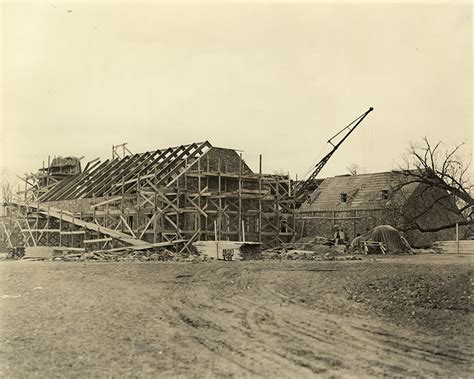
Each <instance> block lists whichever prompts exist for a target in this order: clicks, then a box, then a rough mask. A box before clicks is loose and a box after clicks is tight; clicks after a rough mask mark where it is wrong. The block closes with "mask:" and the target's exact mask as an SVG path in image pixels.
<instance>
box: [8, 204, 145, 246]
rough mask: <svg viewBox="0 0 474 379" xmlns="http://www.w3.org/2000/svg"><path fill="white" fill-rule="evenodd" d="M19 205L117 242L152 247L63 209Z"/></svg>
mask: <svg viewBox="0 0 474 379" xmlns="http://www.w3.org/2000/svg"><path fill="white" fill-rule="evenodd" d="M17 205H20V206H24V207H29V208H34V209H37V210H38V212H39V213H41V214H42V215H44V216H48V215H49V217H54V218H56V219H58V220H59V219H62V220H63V221H65V222H69V223H71V224H74V225H76V226H79V227H82V228H86V229H88V230H92V231H94V232H98V233H102V234H106V235H108V236H110V237H112V238H115V239H116V240H119V241H122V242H125V243H128V244H129V245H132V246H140V247H143V248H145V247H152V244H150V243H148V242H146V241H143V240H141V239H138V238H133V237H132V236H129V235H128V234H125V233H122V232H118V231H116V230H112V229H109V228H105V227H103V226H100V225H97V224H95V223H93V222H87V221H83V220H80V219H78V218H75V217H73V216H71V215H70V214H68V213H69V212H67V213H65V212H64V211H61V209H59V208H53V207H49V208H47V207H42V206H39V207H38V206H36V205H32V204H28V205H27V204H21V203H19V204H17Z"/></svg>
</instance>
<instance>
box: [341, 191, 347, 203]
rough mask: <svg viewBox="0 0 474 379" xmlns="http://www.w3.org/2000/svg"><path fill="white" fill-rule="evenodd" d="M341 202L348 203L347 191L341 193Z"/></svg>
mask: <svg viewBox="0 0 474 379" xmlns="http://www.w3.org/2000/svg"><path fill="white" fill-rule="evenodd" d="M341 203H347V193H346V192H342V193H341Z"/></svg>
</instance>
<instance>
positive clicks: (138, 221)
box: [131, 175, 140, 236]
mask: <svg viewBox="0 0 474 379" xmlns="http://www.w3.org/2000/svg"><path fill="white" fill-rule="evenodd" d="M136 218H137V220H136V222H135V226H136V227H135V234H136V235H137V236H138V235H139V234H140V231H139V230H138V229H139V226H140V175H138V177H137V211H136ZM131 227H132V229H133V225H131Z"/></svg>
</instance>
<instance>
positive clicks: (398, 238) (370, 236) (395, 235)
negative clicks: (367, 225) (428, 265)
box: [351, 225, 411, 254]
mask: <svg viewBox="0 0 474 379" xmlns="http://www.w3.org/2000/svg"><path fill="white" fill-rule="evenodd" d="M363 241H373V242H383V243H384V245H385V248H386V249H387V252H388V253H389V254H398V253H408V252H410V249H411V248H410V244H409V243H408V242H407V240H406V239H405V238H404V237H403V236H402V235H400V232H399V231H398V230H397V229H395V228H394V227H393V226H390V225H379V226H376V227H375V228H373V229H372V230H369V231H368V232H367V233H366V234H364V235H362V236H359V237H356V238H354V240H353V241H352V243H351V249H358V248H359V247H361V246H362V242H363Z"/></svg>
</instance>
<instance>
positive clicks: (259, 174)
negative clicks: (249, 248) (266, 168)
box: [258, 154, 262, 243]
mask: <svg viewBox="0 0 474 379" xmlns="http://www.w3.org/2000/svg"><path fill="white" fill-rule="evenodd" d="M258 242H260V243H261V242H262V154H260V157H259V168H258Z"/></svg>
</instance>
